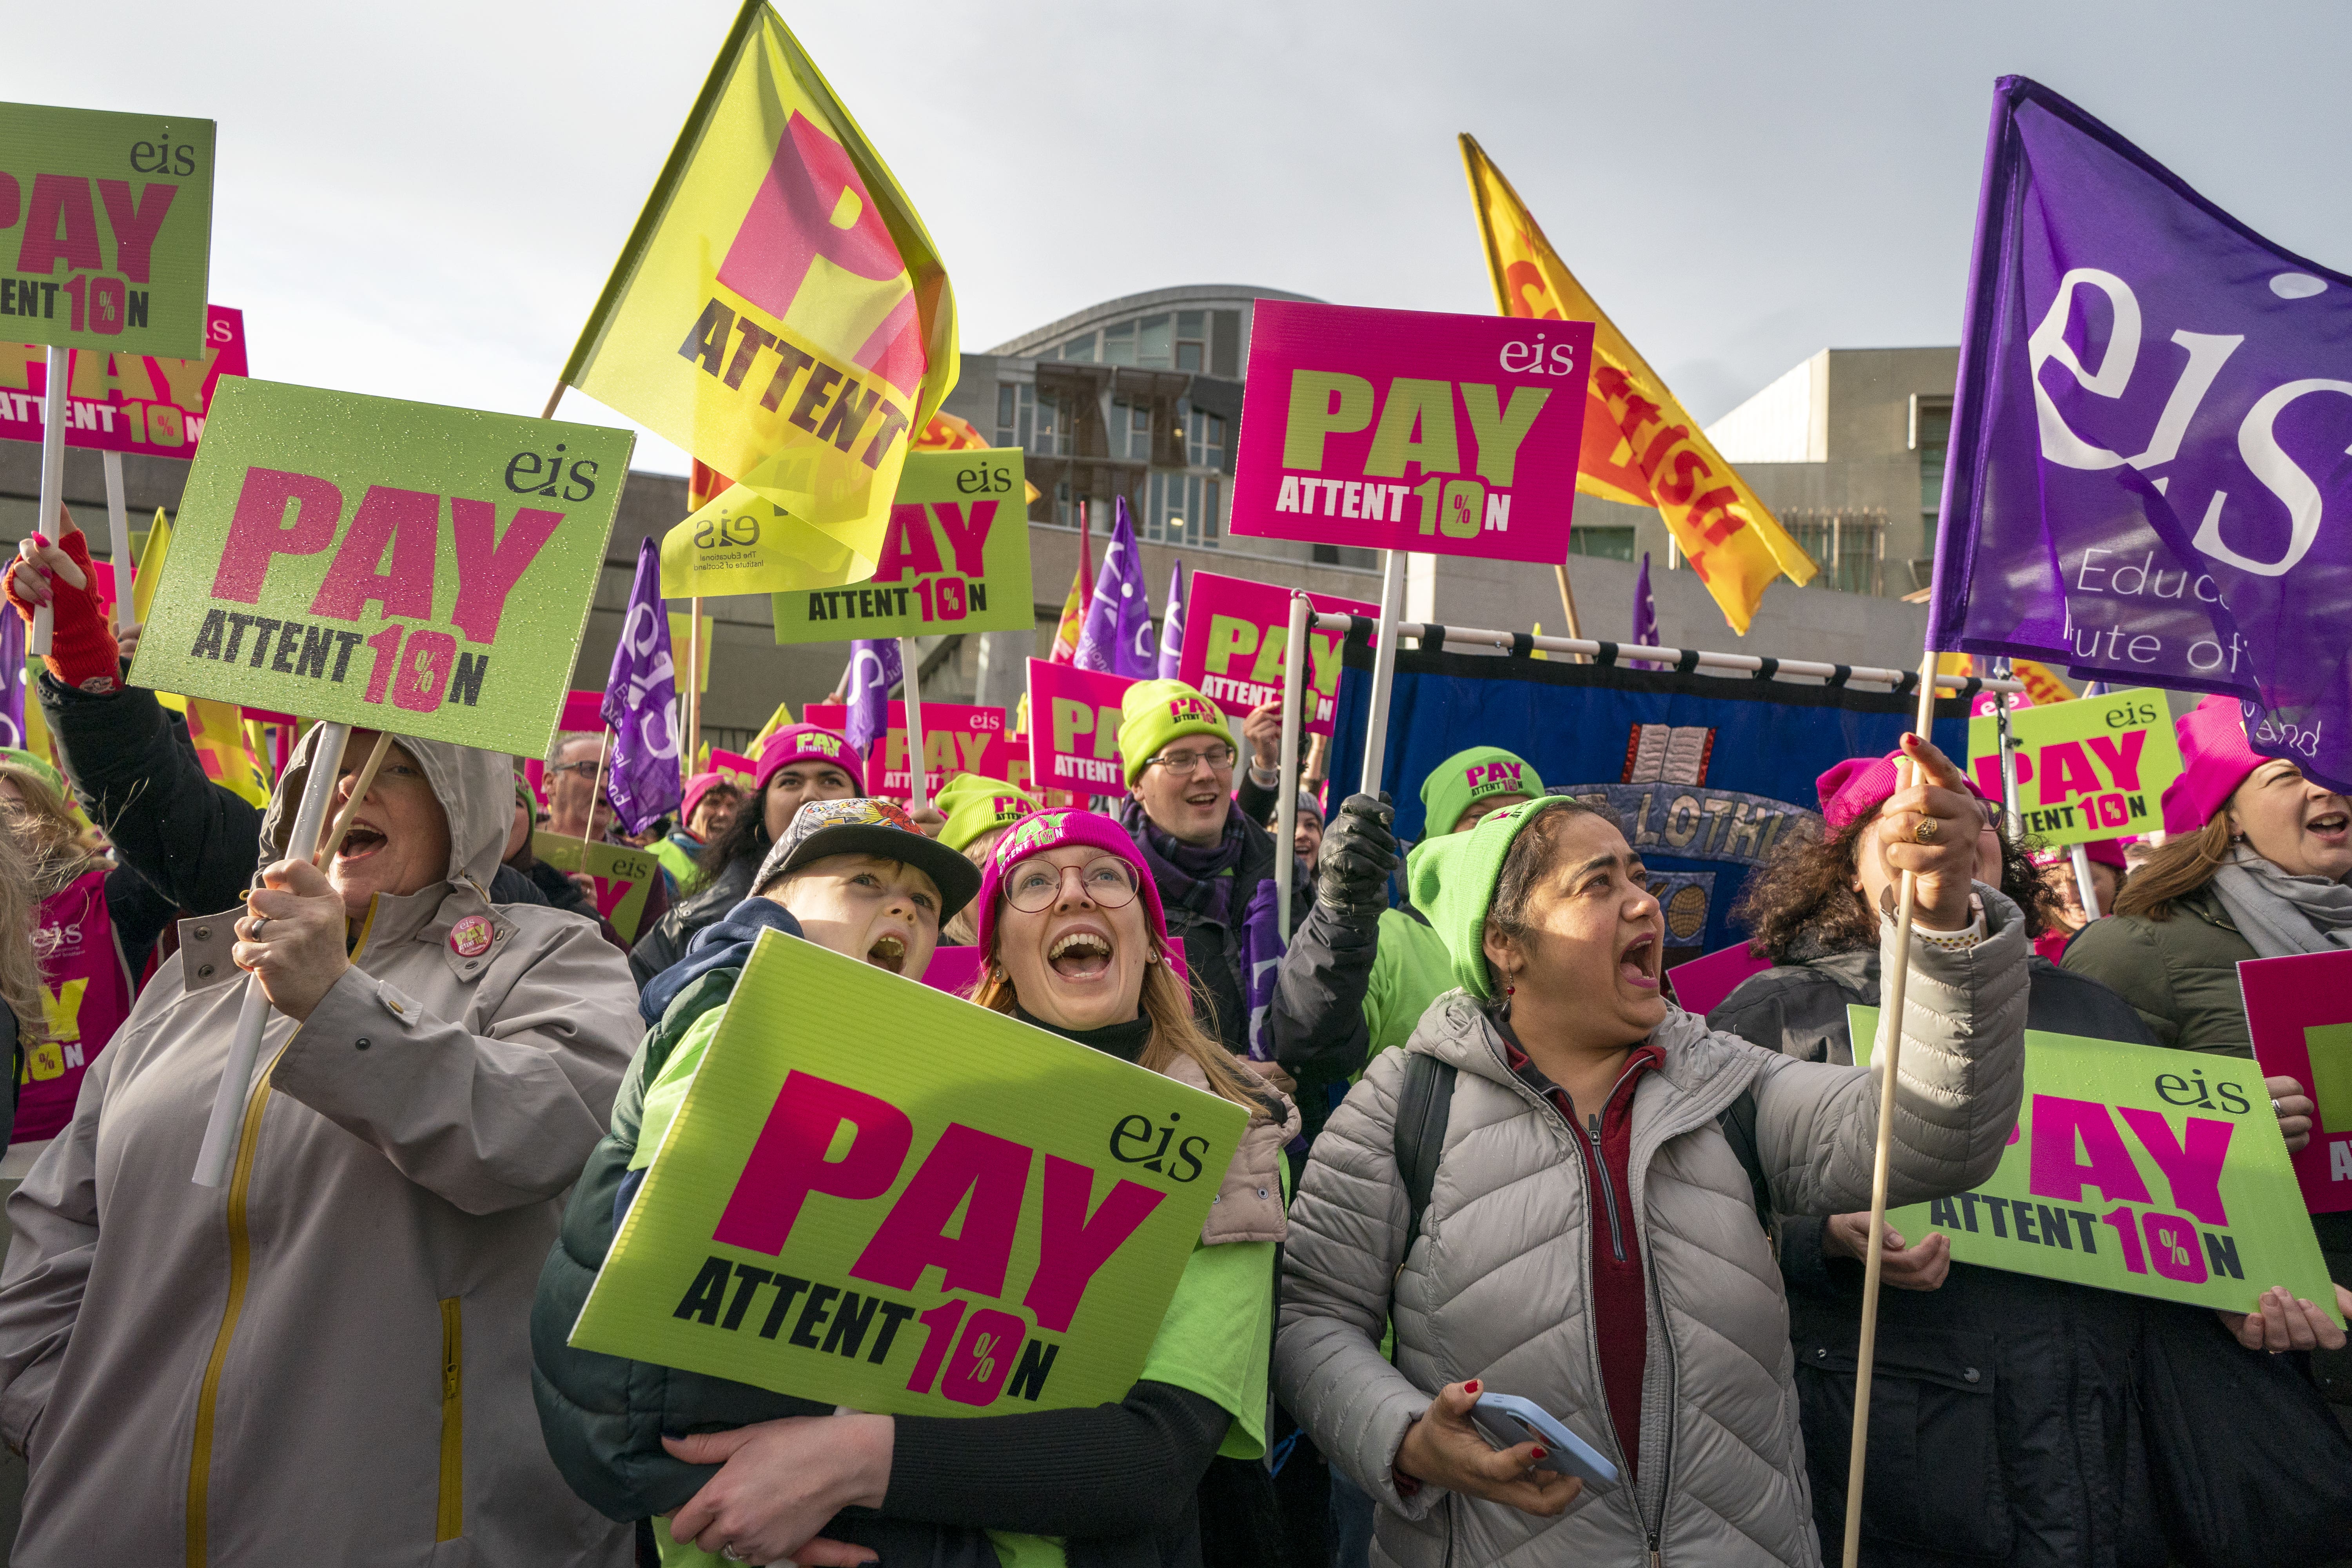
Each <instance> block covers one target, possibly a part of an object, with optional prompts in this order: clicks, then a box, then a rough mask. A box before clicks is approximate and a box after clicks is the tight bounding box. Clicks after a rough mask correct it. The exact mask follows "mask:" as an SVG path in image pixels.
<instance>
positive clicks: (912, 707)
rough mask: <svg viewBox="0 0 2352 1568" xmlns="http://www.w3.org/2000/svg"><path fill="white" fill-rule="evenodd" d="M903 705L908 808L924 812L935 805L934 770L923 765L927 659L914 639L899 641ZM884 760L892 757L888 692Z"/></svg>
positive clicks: (900, 688) (899, 673)
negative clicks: (905, 715)
mask: <svg viewBox="0 0 2352 1568" xmlns="http://www.w3.org/2000/svg"><path fill="white" fill-rule="evenodd" d="M898 679H899V685H898V691H899V705H900V706H901V707H903V708H905V709H906V710H907V805H908V810H910V811H920V810H922V809H923V808H924V807H925V806H927V805H930V803H931V778H930V770H929V768H927V767H926V766H925V765H924V762H923V656H922V652H921V650H920V649H919V648H918V647H916V646H915V639H914V638H913V637H900V638H899V639H898ZM882 695H883V698H884V701H883V704H882V711H883V714H884V716H885V724H884V729H883V747H882V752H883V757H884V759H885V760H886V761H887V759H888V756H889V751H890V748H889V729H888V725H887V716H888V714H889V711H890V704H889V701H888V698H889V693H888V692H887V691H886V692H884V693H883V694H882Z"/></svg>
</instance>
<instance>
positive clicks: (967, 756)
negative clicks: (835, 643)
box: [802, 702, 1029, 800]
mask: <svg viewBox="0 0 2352 1568" xmlns="http://www.w3.org/2000/svg"><path fill="white" fill-rule="evenodd" d="M888 716H889V721H890V731H889V733H888V734H887V736H886V737H884V739H883V742H882V744H881V745H879V746H877V747H875V748H874V754H873V755H871V756H868V757H867V758H866V790H867V791H868V792H869V793H871V794H874V795H884V796H887V797H888V798H889V799H891V800H905V799H907V798H908V795H910V794H911V793H912V791H911V790H910V789H909V788H908V784H909V783H910V782H911V781H909V779H908V776H907V705H906V704H905V703H903V702H893V703H891V704H890V706H889V710H888ZM802 717H803V719H805V720H806V721H808V722H809V723H812V724H822V725H824V727H825V728H826V729H828V730H834V731H844V732H846V731H847V729H848V726H849V707H848V705H847V704H846V703H842V702H812V703H810V704H809V705H808V707H807V708H806V709H805V710H803V713H802ZM1005 729H1006V725H1005V720H1004V710H1003V709H1002V708H978V707H974V706H972V705H971V704H970V703H967V702H926V703H924V704H923V761H924V763H925V764H926V766H927V767H928V769H929V774H930V777H929V793H930V794H932V795H938V794H939V793H940V785H941V784H945V783H947V782H948V780H950V779H951V778H955V777H957V776H958V775H959V774H962V773H978V774H979V775H980V776H981V777H982V778H989V779H1003V780H1004V781H1005V782H1006V783H1007V784H1014V785H1018V786H1020V787H1023V788H1026V787H1027V784H1028V781H1027V779H1026V778H1025V777H1024V774H1026V773H1027V772H1028V771H1029V759H1028V757H1027V756H1026V755H1025V754H1024V753H1023V752H1022V750H1021V747H1020V742H1018V741H1016V740H1013V738H1012V737H1010V736H1008V735H1007V734H1006V733H1005Z"/></svg>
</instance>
